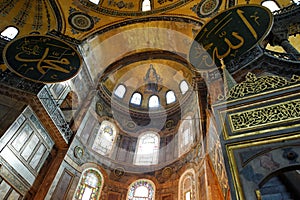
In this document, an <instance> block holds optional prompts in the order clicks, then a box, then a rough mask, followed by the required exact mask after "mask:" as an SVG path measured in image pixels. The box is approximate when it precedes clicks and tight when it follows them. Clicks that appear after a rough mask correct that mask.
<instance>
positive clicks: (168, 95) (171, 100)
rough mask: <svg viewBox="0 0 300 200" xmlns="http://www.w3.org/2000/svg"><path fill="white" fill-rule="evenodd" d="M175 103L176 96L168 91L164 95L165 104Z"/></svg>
mask: <svg viewBox="0 0 300 200" xmlns="http://www.w3.org/2000/svg"><path fill="white" fill-rule="evenodd" d="M175 101H176V96H175V93H174V92H173V91H172V90H170V91H168V92H167V93H166V103H167V104H171V103H174V102H175Z"/></svg>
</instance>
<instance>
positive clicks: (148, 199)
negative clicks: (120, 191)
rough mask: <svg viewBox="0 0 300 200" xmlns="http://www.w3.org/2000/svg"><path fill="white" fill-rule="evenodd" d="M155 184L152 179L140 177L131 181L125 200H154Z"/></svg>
mask: <svg viewBox="0 0 300 200" xmlns="http://www.w3.org/2000/svg"><path fill="white" fill-rule="evenodd" d="M154 199H155V185H154V183H153V182H152V181H150V180H146V179H140V180H137V181H135V182H133V183H132V184H131V185H130V186H129V189H128V193H127V200H154Z"/></svg>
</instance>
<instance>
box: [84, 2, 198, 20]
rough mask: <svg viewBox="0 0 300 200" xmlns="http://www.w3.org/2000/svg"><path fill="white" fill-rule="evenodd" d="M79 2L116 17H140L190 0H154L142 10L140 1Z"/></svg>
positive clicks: (177, 6) (173, 7)
mask: <svg viewBox="0 0 300 200" xmlns="http://www.w3.org/2000/svg"><path fill="white" fill-rule="evenodd" d="M79 2H80V3H81V4H82V5H83V6H85V7H87V8H89V9H91V10H93V11H95V12H97V13H100V14H104V15H110V16H116V17H140V16H146V15H152V14H159V13H163V12H168V11H171V10H174V9H176V8H179V7H181V6H183V5H186V4H188V3H190V2H192V0H173V1H165V2H164V3H162V1H157V2H156V1H154V3H153V7H152V9H151V10H150V11H146V12H143V11H142V9H141V5H140V2H141V1H133V0H132V1H130V2H126V3H125V2H124V1H120V0H109V1H101V2H99V4H98V5H96V4H94V3H92V2H90V1H89V0H79Z"/></svg>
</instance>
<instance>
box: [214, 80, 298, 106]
mask: <svg viewBox="0 0 300 200" xmlns="http://www.w3.org/2000/svg"><path fill="white" fill-rule="evenodd" d="M292 88H300V83H297V84H292V85H287V86H284V87H281V88H277V89H271V90H267V91H264V92H261V93H256V94H249V95H246V96H244V97H240V98H235V99H228V100H227V99H225V100H222V102H219V103H216V104H214V105H213V106H214V107H218V106H221V105H224V104H232V103H236V102H240V101H244V100H250V101H251V99H253V98H255V97H263V96H264V95H267V94H272V93H276V92H280V91H286V90H288V89H292Z"/></svg>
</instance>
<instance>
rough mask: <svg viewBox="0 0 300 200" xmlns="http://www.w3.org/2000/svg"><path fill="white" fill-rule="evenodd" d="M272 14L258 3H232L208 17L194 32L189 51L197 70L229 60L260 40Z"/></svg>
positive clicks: (267, 29) (270, 21)
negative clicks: (230, 5)
mask: <svg viewBox="0 0 300 200" xmlns="http://www.w3.org/2000/svg"><path fill="white" fill-rule="evenodd" d="M272 25H273V15H272V13H271V12H270V11H269V9H268V8H265V7H263V6H260V5H250V4H247V5H239V6H236V7H232V8H230V9H228V10H226V11H224V12H222V13H220V14H218V15H217V16H215V17H214V18H213V19H211V20H210V21H209V22H208V23H206V24H205V25H204V26H203V27H202V29H201V30H200V32H199V33H198V34H197V36H196V38H195V40H194V42H193V43H192V46H191V48H190V52H189V60H190V63H191V64H192V65H193V66H194V67H195V68H196V69H198V70H207V69H210V68H212V67H216V66H217V67H219V66H221V63H220V59H223V60H224V62H225V63H228V62H229V61H230V60H231V59H233V58H236V57H239V56H240V55H242V54H243V53H245V52H247V51H249V50H250V49H252V48H253V47H254V46H255V45H257V44H258V43H259V42H261V41H262V40H263V39H264V38H265V36H266V35H267V34H268V33H269V31H270V30H271V27H272Z"/></svg>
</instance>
